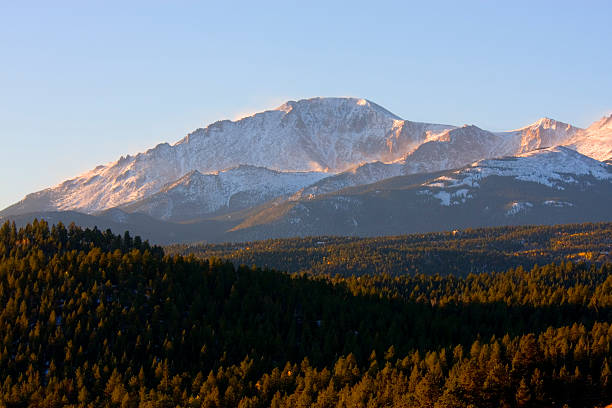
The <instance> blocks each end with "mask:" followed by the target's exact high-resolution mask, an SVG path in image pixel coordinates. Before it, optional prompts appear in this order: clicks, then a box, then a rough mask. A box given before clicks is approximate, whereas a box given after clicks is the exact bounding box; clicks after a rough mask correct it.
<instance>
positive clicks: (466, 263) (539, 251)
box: [165, 223, 612, 276]
mask: <svg viewBox="0 0 612 408" xmlns="http://www.w3.org/2000/svg"><path fill="white" fill-rule="evenodd" d="M611 248H612V223H597V224H573V225H557V226H526V227H525V226H515V227H492V228H479V229H467V230H462V231H451V232H443V233H428V234H411V235H403V236H396V237H376V238H355V237H309V238H290V239H270V240H265V241H255V242H246V243H239V244H236V243H225V244H176V245H170V246H168V247H166V248H165V250H166V253H168V254H182V255H187V254H193V255H196V256H198V257H201V258H210V257H220V258H224V259H228V260H230V261H232V262H233V263H235V264H237V265H241V264H244V265H258V266H260V267H264V266H267V267H270V268H273V269H277V270H283V271H288V272H292V273H301V272H306V273H309V274H314V275H336V274H340V275H343V276H354V275H363V274H370V275H377V274H382V273H386V274H390V275H403V274H419V273H423V274H427V275H434V274H441V275H446V274H454V275H457V276H466V275H467V274H469V273H481V272H492V271H500V270H506V269H508V268H510V267H517V266H524V267H527V268H531V266H533V265H535V264H539V265H543V264H547V263H551V262H557V261H559V260H571V261H573V262H578V261H580V260H584V261H587V262H593V263H599V264H601V263H604V262H611V261H612V255H611V254H610V250H611Z"/></svg>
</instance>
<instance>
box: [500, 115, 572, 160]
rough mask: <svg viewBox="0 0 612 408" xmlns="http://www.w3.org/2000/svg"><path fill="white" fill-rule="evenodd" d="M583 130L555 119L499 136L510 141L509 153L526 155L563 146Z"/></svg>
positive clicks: (502, 133)
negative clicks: (545, 148) (538, 150)
mask: <svg viewBox="0 0 612 408" xmlns="http://www.w3.org/2000/svg"><path fill="white" fill-rule="evenodd" d="M581 130H582V129H580V128H577V127H574V126H572V125H568V124H567V123H563V122H559V121H556V120H554V119H550V118H541V119H539V120H538V121H537V122H535V123H533V124H531V125H529V126H525V127H523V128H520V129H517V130H511V131H509V132H499V133H498V134H499V135H501V136H503V137H504V138H505V139H506V140H508V142H509V146H507V149H506V150H507V151H508V153H510V152H512V153H525V152H529V151H532V150H535V149H541V148H544V147H552V146H557V145H559V144H562V143H564V142H566V141H567V140H568V139H569V138H571V137H572V136H574V135H575V134H576V133H578V132H580V131H581Z"/></svg>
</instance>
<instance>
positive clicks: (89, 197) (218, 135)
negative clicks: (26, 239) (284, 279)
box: [0, 98, 452, 215]
mask: <svg viewBox="0 0 612 408" xmlns="http://www.w3.org/2000/svg"><path fill="white" fill-rule="evenodd" d="M450 128H452V126H446V125H434V124H425V123H418V122H409V121H404V120H401V119H400V118H399V117H397V116H396V115H394V114H392V113H391V112H389V111H387V110H386V109H384V108H382V107H380V106H378V105H376V104H375V103H373V102H370V101H367V100H365V99H356V98H313V99H306V100H301V101H297V102H294V101H290V102H287V103H285V104H283V105H282V106H280V107H278V108H276V109H274V110H270V111H265V112H262V113H257V114H255V115H253V116H249V117H246V118H243V119H240V120H238V121H235V122H232V121H229V120H224V121H220V122H215V123H213V124H211V125H209V126H207V127H206V128H203V129H197V130H196V131H194V132H192V133H190V134H189V135H187V137H185V138H184V139H182V140H180V141H179V142H177V143H176V144H174V145H172V146H171V145H169V144H167V143H163V144H160V145H158V146H156V147H155V148H153V149H150V150H148V151H146V152H144V153H139V154H137V155H136V156H126V157H122V158H120V159H119V160H118V161H117V162H114V163H110V164H108V165H104V166H98V167H96V168H95V169H93V170H91V171H89V172H87V173H85V174H83V175H81V176H79V177H76V178H74V179H71V180H68V181H65V182H63V183H61V184H60V185H58V186H56V187H53V188H49V189H46V190H43V191H39V192H36V193H33V194H30V195H28V196H26V197H25V198H24V199H23V200H22V201H20V202H18V203H17V204H14V205H13V206H11V207H9V208H7V209H5V210H4V211H2V212H1V213H0V214H4V215H7V214H22V213H27V212H33V211H51V210H53V211H55V210H76V211H80V212H85V213H93V212H96V211H101V210H104V209H108V208H112V207H116V206H120V205H124V204H127V203H129V202H132V201H136V200H142V199H145V198H147V197H149V196H151V195H153V194H155V193H157V192H159V191H160V190H161V189H162V188H164V187H165V186H166V185H167V184H168V183H173V182H175V181H177V180H178V179H180V178H181V177H183V176H185V175H186V174H187V173H189V172H191V171H194V170H197V171H199V172H200V173H210V172H217V171H222V170H225V169H229V168H233V167H236V166H239V165H252V166H259V167H266V168H269V169H273V170H277V171H327V172H330V173H335V172H339V171H343V170H346V169H348V168H351V167H354V166H355V165H356V164H359V163H365V162H371V161H376V160H381V161H385V162H388V161H393V160H396V159H399V158H401V157H402V155H403V154H405V152H406V151H408V150H410V149H413V148H415V147H416V146H418V145H419V144H420V143H422V141H423V140H425V139H426V138H427V137H428V136H429V135H430V134H432V133H436V132H441V131H443V130H446V129H450Z"/></svg>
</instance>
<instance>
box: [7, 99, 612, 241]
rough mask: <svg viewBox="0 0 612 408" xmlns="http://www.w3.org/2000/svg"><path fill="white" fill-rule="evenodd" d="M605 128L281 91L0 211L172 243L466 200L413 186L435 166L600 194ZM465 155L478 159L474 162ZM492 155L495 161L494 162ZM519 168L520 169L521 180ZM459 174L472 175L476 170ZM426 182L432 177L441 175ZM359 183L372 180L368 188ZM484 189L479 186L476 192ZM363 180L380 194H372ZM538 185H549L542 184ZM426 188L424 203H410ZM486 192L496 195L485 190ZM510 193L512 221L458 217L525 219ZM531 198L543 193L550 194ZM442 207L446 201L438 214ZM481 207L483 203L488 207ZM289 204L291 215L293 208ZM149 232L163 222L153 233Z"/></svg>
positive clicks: (611, 143)
mask: <svg viewBox="0 0 612 408" xmlns="http://www.w3.org/2000/svg"><path fill="white" fill-rule="evenodd" d="M611 129H612V116H611V117H605V118H603V119H601V120H600V121H598V122H596V123H594V124H593V125H591V126H590V127H588V128H587V129H580V128H577V127H574V126H572V125H570V124H567V123H563V122H559V121H556V120H553V119H549V118H542V119H539V120H538V121H536V122H535V123H533V124H531V125H528V126H525V127H522V128H519V129H516V130H511V131H505V132H498V131H489V130H485V129H481V128H479V127H477V126H475V125H464V126H461V127H456V126H451V125H438V124H429V123H421V122H413V121H408V120H404V119H401V118H399V117H398V116H396V115H394V114H393V113H391V112H389V111H388V110H386V109H384V108H382V107H381V106H379V105H377V104H375V103H373V102H371V101H368V100H366V99H358V98H312V99H305V100H300V101H289V102H287V103H285V104H283V105H281V106H280V107H278V108H276V109H272V110H268V111H264V112H261V113H257V114H254V115H252V116H249V117H245V118H242V119H240V120H237V121H229V120H224V121H219V122H215V123H213V124H211V125H209V126H207V127H205V128H201V129H197V130H195V131H194V132H192V133H190V134H188V135H187V136H186V137H185V138H183V139H181V140H180V141H178V142H176V143H175V144H173V145H170V144H168V143H163V144H160V145H158V146H156V147H155V148H153V149H150V150H147V151H146V152H144V153H139V154H137V155H135V156H129V155H128V156H124V157H121V158H120V159H119V160H118V161H116V162H113V163H109V164H107V165H102V166H98V167H96V168H94V169H93V170H91V171H89V172H87V173H85V174H83V175H80V176H78V177H76V178H73V179H71V180H67V181H65V182H63V183H61V184H59V185H57V186H55V187H52V188H48V189H45V190H42V191H39V192H35V193H32V194H29V195H27V196H26V197H25V198H24V199H23V200H21V201H20V202H18V203H16V204H14V205H12V206H10V207H8V208H6V209H4V210H3V211H0V217H4V218H6V217H13V218H15V217H17V216H20V218H19V219H23V220H25V219H28V217H30V218H31V217H32V216H34V215H38V216H41V215H44V214H53V217H58V216H59V215H58V214H60V213H61V212H62V211H70V212H69V213H67V214H66V217H64V218H62V219H63V220H68V219H73V218H75V217H77V216H76V213H79V214H81V215H82V216H83V217H84V216H85V215H87V216H88V217H89V218H87V222H94V223H95V222H98V224H96V225H99V226H104V225H111V224H109V223H117V222H119V223H122V224H125V225H127V224H129V226H130V227H131V228H140V226H139V225H140V224H139V223H149V224H150V225H151V226H155V228H148V227H147V228H144V229H141V230H143V231H152V232H151V233H152V234H153V235H154V236H156V237H160V239H163V240H164V242H166V241H165V240H169V239H170V240H171V239H175V240H185V239H186V238H185V237H190V238H193V237H200V238H201V239H207V240H208V239H210V240H217V239H241V237H242V236H250V235H249V234H251V233H255V232H253V231H259V230H261V231H262V232H261V235H262V236H275V234H277V233H276V232H275V231H274V230H273V229H272V226H279V225H281V224H282V223H283V222H285V223H286V222H289V221H288V220H293V221H292V222H293V224H292V225H289V224H286V225H285V224H283V225H284V226H283V227H282V228H284V231H286V232H283V233H282V234H290V233H296V234H304V233H306V232H305V231H310V233H313V234H319V233H321V231H337V232H338V233H344V232H343V231H345V230H344V229H343V228H344V227H342V228H339V227H338V228H336V227H334V225H336V224H337V223H338V222H340V223H343V222H349V224H355V222H356V223H357V224H359V225H363V223H362V224H360V222H361V221H359V219H358V218H355V217H354V216H349V215H346V217H349V218H347V219H345V220H344V221H342V219H343V218H342V217H345V215H342V214H343V211H349V209H351V211H352V210H354V208H353V207H352V204H351V203H354V201H355V200H357V201H359V200H362V199H364V200H365V199H366V198H367V200H366V201H368V202H379V201H380V200H381V199H382V198H384V197H387V196H388V197H394V198H397V199H400V200H404V202H405V203H407V204H406V205H408V206H410V205H411V204H410V203H418V205H417V206H416V207H414V208H413V209H411V210H410V211H413V212H412V213H411V212H410V211H408V209H407V208H404V209H403V210H402V211H404V212H406V214H407V215H406V216H410V217H415V215H416V214H419V211H421V207H420V206H423V205H429V206H431V205H432V203H435V204H436V205H434V206H433V207H432V208H438V207H440V206H442V207H444V203H447V202H448V207H453V205H452V204H453V203H454V201H453V200H455V199H456V198H459V199H461V200H462V199H465V204H466V205H467V203H468V202H471V201H470V200H468V198H469V196H470V195H474V194H475V192H473V191H472V190H471V188H470V189H468V188H465V187H462V188H456V189H455V190H457V191H459V192H457V191H455V190H453V188H451V186H450V185H449V186H445V189H440V190H436V189H435V187H427V186H426V185H425V184H424V183H427V182H428V181H432V180H433V179H432V177H441V175H443V177H448V178H453V177H458V176H457V175H458V174H459V175H462V174H479V175H480V176H482V175H483V174H491V176H487V177H485V178H486V179H490V178H491V177H493V178H495V177H498V178H501V179H503V180H506V181H505V182H504V183H503V184H504V185H506V184H508V183H510V184H512V185H514V187H513V188H516V189H518V190H517V191H522V189H524V188H527V187H526V186H527V185H528V184H523V183H524V182H534V183H536V184H538V189H540V190H541V189H542V188H545V189H546V188H548V189H553V190H554V191H557V190H559V189H557V188H556V187H555V186H554V185H556V184H555V183H557V182H558V183H561V184H559V185H560V186H561V187H563V188H562V189H565V188H566V187H565V184H568V183H569V184H572V183H570V180H588V178H589V177H595V179H594V180H595V181H594V182H593V183H591V184H588V185H587V184H585V185H581V186H582V187H580V189H581V190H580V189H579V190H580V191H581V193H580V194H583V195H584V196H585V197H586V196H589V194H591V193H593V194H599V193H595V192H594V191H595V190H596V189H600V188H603V186H607V185H608V184H607V183H608V181H607V178H605V177H603V178H602V177H600V176H601V174H604V173H605V171H607V170H601V169H602V168H603V169H607V168H606V167H601V166H605V165H603V164H602V163H601V162H599V161H596V160H594V159H597V160H601V161H602V162H603V161H606V160H608V161H610V160H612V130H611ZM555 146H566V147H565V148H563V147H555ZM552 147H554V148H553V149H552V150H551V148H552ZM571 149H573V150H571ZM577 152H578V153H577ZM580 153H583V154H580ZM510 156H514V157H515V158H514V159H512V158H510ZM586 156H590V157H591V158H589V157H586ZM500 157H501V159H500ZM504 157H505V158H504ZM592 158H594V159H592ZM487 160H488V161H487ZM491 160H493V161H491ZM499 160H501V161H499ZM473 163H477V165H476V166H475V167H474V165H472V164H473ZM499 163H502V164H504V166H506V167H503V166H502V167H499V166H498V164H499ZM509 163H511V164H512V166H515V167H512V166H510V165H509ZM547 163H552V164H550V165H549V164H547ZM568 163H571V164H572V165H569V164H568ZM579 163H582V165H579ZM492 166H493V167H492ZM495 166H498V167H495ZM508 166H510V167H508ZM543 166H544V167H543ZM547 166H548V167H547ZM551 166H552V167H551ZM598 166H599V167H598ZM550 168H553V169H556V170H550ZM584 168H587V169H590V170H589V171H591V170H593V171H595V170H594V169H596V168H599V169H600V170H599V172H597V171H596V172H595V173H597V174H598V175H599V176H597V177H599V178H597V177H596V176H590V175H589V174H590V173H583V172H581V171H582V170H583V169H584ZM453 169H459V170H453ZM457 171H458V172H459V173H456V172H457ZM521 171H523V172H524V176H522V178H521V177H519V176H516V177H515V176H512V174H514V173H517V172H521ZM601 171H604V173H601ZM474 172H477V173H474ZM542 172H544V173H542ZM551 172H552V173H551ZM595 173H593V174H595ZM517 174H518V173H517ZM542 174H544V175H542ZM550 174H557V175H559V174H564V176H563V177H564V178H562V179H560V180H558V179H556V178H550V177H549V176H550ZM606 174H607V173H606ZM540 175H542V176H541V177H540ZM466 177H467V176H466ZM470 177H472V176H470ZM529 177H531V178H532V179H533V180H527V178H529ZM555 177H556V176H555ZM536 178H541V179H542V180H556V181H554V182H553V181H551V182H550V183H548V184H547V183H539V182H536V181H534V180H535V179H536ZM470 180H476V176H473V177H472V178H471V179H470ZM508 180H510V181H508ZM432 182H433V183H434V184H436V183H441V181H440V180H437V181H432ZM379 183H381V184H379ZM517 183H518V184H517ZM463 184H464V185H465V184H466V183H463ZM485 184H487V185H488V186H489V187H488V189H485V190H486V191H489V190H490V191H494V190H495V188H493V187H492V186H491V185H490V183H489V182H487V183H485ZM553 184H554V185H553ZM371 186H375V187H372V188H374V190H372V189H371V188H370V187H371ZM585 186H587V187H588V188H587V187H585ZM362 187H363V188H362ZM391 187H393V188H391ZM355 188H356V190H355ZM449 188H450V190H449ZM529 188H531V187H529ZM534 188H535V187H534ZM576 188H577V187H576V186H575V185H573V184H572V185H571V186H570V187H568V189H567V191H576ZM562 189H561V190H562ZM591 189H594V190H593V191H591ZM462 190H465V191H466V192H463V191H462ZM485 190H482V189H478V191H479V192H480V193H483V192H485ZM347 191H348V192H350V194H348V193H346V192H347ZM357 191H361V193H359V194H365V195H363V196H361V195H359V194H358V195H359V198H356V197H357V196H355V194H357ZM376 191H380V192H386V193H381V194H382V195H380V196H378V194H379V193H376ZM398 191H401V194H400V193H399V192H398ZM427 191H429V193H427ZM336 192H337V193H338V194H335V193H336ZM417 192H419V193H418V194H417ZM346 194H348V195H346ZM398 194H399V195H398ZM405 194H408V195H410V194H412V195H410V197H407V196H405ZM415 194H416V195H415ZM428 194H429V195H428ZM500 194H501V192H500ZM564 194H565V193H564ZM540 195H542V196H548V195H550V194H549V193H548V192H546V191H545V190H541V191H540ZM604 196H605V194H604ZM426 198H428V201H427V200H426V201H423V200H425V199H426ZM566 198H568V197H566ZM570 198H571V197H569V198H568V199H570ZM490 199H491V200H493V201H495V202H496V199H495V197H493V196H491V198H490ZM436 200H437V201H440V203H438V202H437V201H436ZM517 200H518V201H516V200H515V201H516V203H518V204H516V205H515V206H514V207H512V206H511V207H512V208H515V209H516V208H519V207H520V208H521V211H518V210H517V214H518V216H517V217H515V218H513V219H509V218H507V217H506V216H505V215H504V214H502V215H503V217H502V218H499V219H497V218H491V219H489V218H487V217H484V218H482V219H481V220H480V221H478V222H477V220H475V219H474V218H471V216H468V215H466V214H462V213H461V214H458V215H457V216H458V217H467V218H466V222H465V225H472V224H474V225H476V224H478V223H479V222H482V223H484V224H478V225H486V222H491V223H493V224H492V225H497V224H498V223H501V222H502V221H504V220H505V222H515V221H513V220H522V221H520V222H527V218H524V217H523V215H521V214H523V213H528V212H529V213H535V212H536V210H535V209H532V208H531V207H529V205H527V204H524V205H523V204H520V203H521V202H522V201H520V200H519V199H518V198H517ZM536 201H537V200H536ZM544 201H551V202H556V201H555V199H554V198H550V199H546V200H544ZM544 201H542V202H544ZM513 202H514V201H512V202H510V203H513ZM563 202H565V201H563ZM567 202H571V201H567ZM462 203H463V201H462ZM530 203H531V202H530ZM379 204H380V205H381V206H382V207H381V208H382V209H379V210H374V209H372V211H374V212H373V213H371V214H367V217H369V218H370V219H371V220H372V222H375V220H378V218H379V216H380V211H383V209H384V211H387V209H386V208H387V207H386V206H387V204H388V203H386V204H384V205H383V202H382V201H381V202H380V203H379ZM506 204H507V203H506ZM506 204H504V205H506ZM531 204H533V203H531ZM377 205H378V204H377ZM389 205H390V204H389ZM397 205H398V206H400V207H398V208H401V205H402V204H401V202H398V203H397ZM415 205H416V204H415ZM312 206H324V207H325V206H327V207H328V210H329V211H332V210H333V211H332V212H329V214H328V216H325V217H328V218H326V220H327V221H326V223H325V225H318V224H317V222H319V221H317V222H315V221H316V220H315V221H313V219H312V218H309V217H307V216H306V215H305V213H304V214H302V213H300V211H311V210H312V214H317V213H320V211H323V210H322V208H323V207H321V208H319V207H317V208H318V209H317V210H314V209H313V208H311V207H312ZM560 206H563V204H559V205H552V204H551V205H548V207H547V208H548V209H549V212H550V213H551V214H553V213H554V214H557V213H558V207H560ZM484 207H487V206H486V205H485V206H484ZM484 207H483V208H484ZM535 207H536V206H535V205H534V208H535ZM566 207H568V206H566ZM489 208H491V207H490V206H489ZM328 210H325V211H328ZM388 210H389V211H391V209H388ZM523 210H525V211H523ZM566 210H567V211H569V213H571V214H574V215H576V217H577V218H576V221H581V219H580V217H579V216H578V212H577V208H573V209H568V208H566V209H565V210H564V211H566ZM334 211H335V212H334ZM414 211H416V212H414ZM474 211H476V210H475V209H474ZM500 211H501V210H500ZM508 211H510V210H508ZM512 211H514V210H512ZM512 211H511V212H512ZM443 212H444V211H443ZM454 212H455V209H453V210H452V211H450V212H449V214H450V213H454ZM502 212H503V211H502ZM366 213H367V211H366ZM493 213H495V211H494V212H491V213H490V214H493ZM569 213H568V214H569ZM295 214H298V215H296V216H293V215H295ZM334 214H336V215H338V217H336V216H335V215H334ZM347 214H348V213H347ZM355 214H357V213H355ZM574 215H572V216H574ZM583 216H584V217H587V218H588V217H591V216H592V214H591V213H590V212H589V210H588V208H585V209H584V214H583ZM79 217H81V216H79ZM83 217H81V218H83ZM284 217H285V218H284ZM325 217H323V218H321V220H322V219H324V218H325ZM377 217H378V218H377ZM77 218H78V217H77ZM315 218H316V216H315ZM319 218H320V217H319ZM421 218H423V217H421ZM544 218H546V217H544ZM553 218H554V217H553ZM604 218H605V216H604ZM306 219H309V221H308V223H310V224H309V225H311V227H308V228H306V227H305V225H307V224H308V223H306V222H302V221H303V220H306ZM152 220H154V221H152ZM283 220H284V221H283ZM347 220H348V221H347ZM353 220H354V222H353ZM394 220H395V219H394ZM487 220H488V221H487ZM572 220H573V219H572ZM534 221H535V222H537V219H534ZM376 222H378V221H376ZM517 222H519V221H517ZM279 223H280V224H279ZM496 223H497V224H496ZM179 224H180V225H179ZM455 224H456V223H455V222H454V221H452V220H450V219H444V217H442V218H439V219H433V220H432V221H429V222H428V223H426V224H423V225H422V226H417V225H416V224H414V223H412V224H411V223H406V222H403V223H402V222H396V221H393V222H392V223H391V224H388V225H387V224H386V223H385V222H381V223H378V224H377V225H375V226H372V228H370V227H368V228H365V227H364V228H362V227H357V228H353V227H356V226H355V225H353V227H351V228H352V229H351V228H349V229H348V230H346V232H347V233H356V234H362V233H363V234H370V233H374V234H382V233H385V231H387V232H390V231H396V230H398V231H401V230H402V229H405V228H408V229H414V230H422V229H424V228H426V227H431V228H434V229H439V228H445V226H449V225H455ZM87 225H89V224H87ZM113 225H115V224H113ZM343 225H344V224H343ZM298 227H299V228H298ZM374 227H375V228H374ZM198 228H205V229H206V232H203V231H200V232H198V230H197V229H198ZM279 228H280V227H279ZM282 228H281V229H282ZM317 228H320V229H317ZM162 229H164V230H166V231H169V232H168V233H164V234H161V235H160V234H158V231H160V230H162ZM173 234H174V235H173ZM245 234H246V235H245ZM257 234H259V233H257ZM279 234H280V232H279Z"/></svg>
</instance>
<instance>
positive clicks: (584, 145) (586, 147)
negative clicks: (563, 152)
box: [564, 115, 612, 161]
mask: <svg viewBox="0 0 612 408" xmlns="http://www.w3.org/2000/svg"><path fill="white" fill-rule="evenodd" d="M564 144H565V145H567V146H568V147H571V148H572V149H575V150H577V151H579V152H580V153H582V154H584V155H587V156H590V157H592V158H594V159H597V160H601V161H606V160H610V159H612V115H610V116H606V117H603V118H602V119H600V120H599V121H597V122H595V123H593V124H592V125H591V126H589V127H588V128H586V129H584V130H582V131H580V132H577V133H576V134H575V136H574V137H572V138H571V139H570V140H569V141H567V142H565V143H564Z"/></svg>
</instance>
